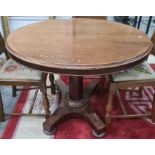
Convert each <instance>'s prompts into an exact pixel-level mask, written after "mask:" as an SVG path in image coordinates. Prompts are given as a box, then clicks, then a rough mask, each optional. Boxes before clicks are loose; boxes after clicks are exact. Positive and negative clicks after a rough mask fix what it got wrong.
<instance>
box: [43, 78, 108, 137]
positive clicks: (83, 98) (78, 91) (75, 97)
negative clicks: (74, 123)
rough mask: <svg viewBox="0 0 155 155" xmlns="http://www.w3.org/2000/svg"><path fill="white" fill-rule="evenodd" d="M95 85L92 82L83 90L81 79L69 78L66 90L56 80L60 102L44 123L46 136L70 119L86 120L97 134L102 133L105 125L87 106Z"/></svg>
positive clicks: (63, 84) (62, 83)
mask: <svg viewBox="0 0 155 155" xmlns="http://www.w3.org/2000/svg"><path fill="white" fill-rule="evenodd" d="M97 84H98V82H97V81H96V80H94V81H92V82H91V83H90V84H89V85H88V86H87V87H85V88H84V89H83V77H81V76H80V77H74V76H70V77H69V88H68V86H67V85H66V84H65V83H64V82H63V81H61V80H57V81H56V85H57V87H58V88H59V89H61V94H62V100H61V104H60V107H59V108H58V109H57V110H56V112H55V113H54V114H53V115H51V116H49V117H48V118H47V119H46V121H45V122H44V124H43V128H44V132H45V133H46V134H51V133H53V131H55V129H56V127H57V126H58V125H59V123H61V122H62V121H64V120H66V119H71V118H80V119H84V120H86V121H87V122H88V123H89V124H90V125H91V126H92V128H93V129H94V130H95V132H96V133H97V134H100V133H102V132H104V130H105V124H104V123H103V122H102V120H101V119H100V118H99V116H98V115H97V114H96V113H95V112H94V111H93V109H92V108H91V107H89V106H88V105H87V103H88V102H89V99H90V96H91V94H92V92H93V91H94V90H95V88H96V86H97ZM68 90H69V93H68Z"/></svg>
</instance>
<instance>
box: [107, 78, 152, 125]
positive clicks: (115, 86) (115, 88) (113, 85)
mask: <svg viewBox="0 0 155 155" xmlns="http://www.w3.org/2000/svg"><path fill="white" fill-rule="evenodd" d="M109 83H110V87H109V97H108V102H107V104H106V114H105V123H106V125H109V124H110V122H111V119H112V118H117V119H122V118H144V117H151V118H152V122H155V94H154V99H153V102H152V113H151V114H128V113H127V111H126V109H125V106H124V104H123V102H122V99H121V96H120V94H119V90H128V88H129V87H130V88H132V90H129V91H134V88H137V87H140V89H139V96H142V89H143V87H144V86H153V87H155V79H153V80H152V79H151V80H150V79H149V80H135V81H120V82H114V81H113V79H112V76H111V75H109ZM114 94H116V95H117V98H118V101H119V104H120V108H121V110H122V114H121V115H111V112H112V109H113V95H114Z"/></svg>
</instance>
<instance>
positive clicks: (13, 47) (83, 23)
mask: <svg viewBox="0 0 155 155" xmlns="http://www.w3.org/2000/svg"><path fill="white" fill-rule="evenodd" d="M6 47H7V49H8V51H9V53H10V54H11V55H12V57H13V58H14V59H15V60H16V61H18V62H20V63H22V64H24V65H27V66H29V67H31V68H33V69H37V70H42V71H47V72H55V73H63V74H71V75H88V74H104V73H111V72H115V71H119V70H123V69H127V68H129V67H132V66H134V65H136V64H138V63H140V62H142V61H143V60H144V59H145V58H146V57H147V56H148V54H149V53H150V51H151V49H152V43H151V41H150V39H149V38H148V37H147V36H146V35H145V34H144V33H143V32H141V31H139V30H137V29H135V28H133V27H131V26H127V25H123V24H120V23H115V22H111V21H105V20H97V19H84V18H73V19H70V20H46V21H43V22H38V23H35V24H31V25H28V26H25V27H22V28H20V29H18V30H16V31H15V32H12V33H11V34H10V35H9V36H8V38H7V41H6Z"/></svg>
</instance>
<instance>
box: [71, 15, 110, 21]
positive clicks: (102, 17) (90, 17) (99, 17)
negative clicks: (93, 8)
mask: <svg viewBox="0 0 155 155" xmlns="http://www.w3.org/2000/svg"><path fill="white" fill-rule="evenodd" d="M72 18H89V19H103V20H107V16H72Z"/></svg>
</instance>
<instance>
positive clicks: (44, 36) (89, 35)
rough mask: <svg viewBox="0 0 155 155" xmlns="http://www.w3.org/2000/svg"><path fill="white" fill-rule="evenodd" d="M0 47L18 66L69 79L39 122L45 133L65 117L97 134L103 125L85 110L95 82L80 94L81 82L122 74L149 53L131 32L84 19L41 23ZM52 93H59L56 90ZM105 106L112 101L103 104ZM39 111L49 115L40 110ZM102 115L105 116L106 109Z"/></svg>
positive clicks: (142, 39) (139, 34)
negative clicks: (55, 106)
mask: <svg viewBox="0 0 155 155" xmlns="http://www.w3.org/2000/svg"><path fill="white" fill-rule="evenodd" d="M6 46H7V49H8V50H9V52H10V54H11V56H12V57H13V58H14V59H15V60H16V61H18V62H20V63H21V64H24V65H26V66H29V67H30V68H34V69H38V70H41V71H45V72H52V73H61V74H69V76H70V77H69V79H70V81H69V90H68V91H69V93H67V94H66V92H67V91H66V90H67V89H68V88H65V89H64V90H61V91H58V92H60V93H59V94H60V97H59V101H60V99H61V102H62V103H61V104H60V107H59V108H58V109H57V111H56V112H55V113H54V114H53V115H52V116H49V117H48V118H47V120H46V121H45V122H44V131H45V133H49V132H52V131H54V128H55V127H56V126H57V124H59V122H60V121H61V120H64V119H65V118H66V117H68V116H69V118H71V117H72V116H74V117H79V115H80V116H82V117H81V118H83V119H84V118H87V119H88V122H90V123H91V125H92V126H93V128H94V129H95V131H96V133H97V134H100V133H101V132H103V131H104V130H105V125H104V123H103V122H102V121H101V120H100V118H99V117H98V116H97V115H96V113H94V112H91V111H92V110H90V108H89V107H88V106H87V103H88V102H89V98H90V95H91V92H92V91H93V90H94V89H95V88H96V86H97V82H96V83H95V85H91V89H87V90H85V89H84V90H83V89H82V88H83V85H82V77H81V76H82V75H93V74H99V75H103V74H105V73H111V72H116V71H119V70H123V69H127V68H129V67H132V66H134V65H136V64H138V63H140V62H142V61H144V60H145V59H146V58H147V57H148V54H149V53H150V51H151V49H152V43H151V41H150V40H149V38H148V37H147V36H146V35H145V34H144V33H143V32H141V31H139V30H137V29H134V28H133V27H129V26H127V25H123V24H120V23H115V22H110V21H105V20H98V19H85V18H73V19H71V20H47V21H43V22H39V23H35V24H32V25H29V26H25V27H23V28H20V29H18V30H17V31H15V32H13V33H11V34H10V35H9V36H8V38H7V41H6ZM51 81H52V80H51ZM56 88H59V90H60V89H63V88H62V86H58V85H57V86H56ZM64 94H65V95H64ZM111 100H112V97H111V98H109V103H110V101H111ZM64 103H65V105H64ZM84 107H86V108H84ZM45 109H46V110H47V114H49V113H48V109H49V107H48V105H46V104H45ZM85 109H86V110H85ZM107 109H108V112H109V113H110V111H111V109H112V108H111V106H108V108H107ZM87 114H88V115H87ZM86 115H87V116H86Z"/></svg>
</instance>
